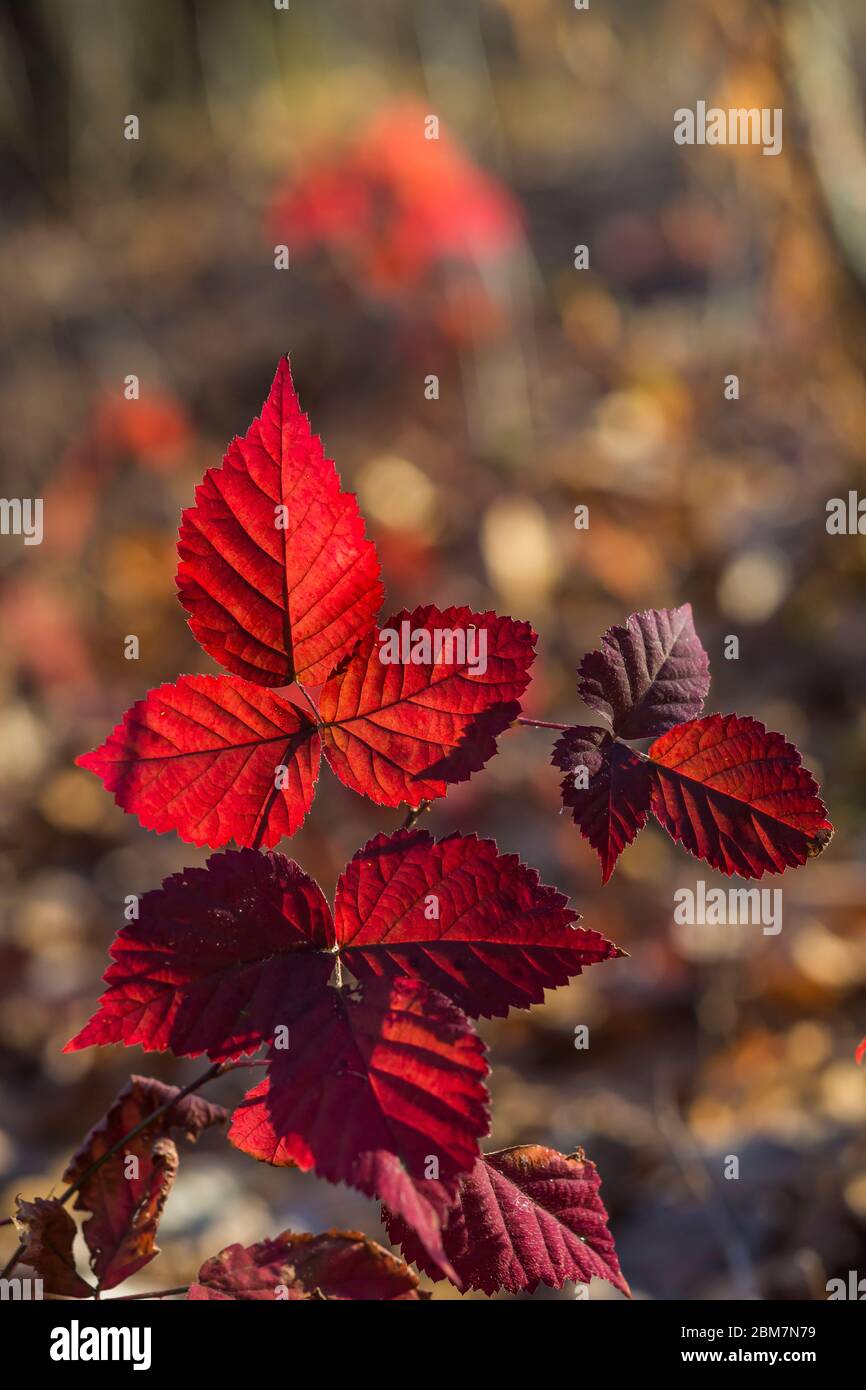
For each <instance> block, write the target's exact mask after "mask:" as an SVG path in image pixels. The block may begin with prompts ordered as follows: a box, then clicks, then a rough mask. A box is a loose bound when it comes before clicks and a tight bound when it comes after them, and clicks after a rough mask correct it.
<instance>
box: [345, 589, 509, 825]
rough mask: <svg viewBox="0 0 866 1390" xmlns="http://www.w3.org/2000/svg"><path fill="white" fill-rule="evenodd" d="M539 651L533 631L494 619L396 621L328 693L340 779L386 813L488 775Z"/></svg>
mask: <svg viewBox="0 0 866 1390" xmlns="http://www.w3.org/2000/svg"><path fill="white" fill-rule="evenodd" d="M534 642H535V633H534V632H533V631H532V629H531V628H530V626H529V624H528V623H517V622H514V621H513V620H512V619H511V618H500V617H497V615H496V614H495V613H483V614H480V613H473V612H472V611H471V610H470V609H468V608H447V609H445V610H443V611H440V610H439V609H438V608H434V607H432V606H430V607H427V608H417V609H416V610H415V611H414V613H407V612H401V613H397V614H396V615H395V616H394V617H393V618H391V619H389V621H388V622H387V623H386V624H385V626H384V628H382V629H381V630H379V631H378V632H372V633H370V635H369V636H368V637H366V638H365V639H364V641H362V642H361V643H360V645H359V646H358V649H357V651H356V652H355V653H354V655H353V656H352V658H351V660H349V661H348V662H347V663H346V664H345V665H344V666H343V667H342V668H341V670H339V671H338V672H336V674H335V675H334V676H332V677H331V679H330V680H329V681H328V682H327V684H326V685H325V686H324V688H323V690H322V694H321V697H320V702H319V712H320V715H321V717H322V720H323V722H324V726H325V727H324V728H323V730H322V737H323V743H324V748H325V756H326V758H327V759H328V762H329V763H330V765H331V767H332V768H333V770H334V772H336V774H337V776H338V777H339V778H340V780H341V781H343V782H345V784H346V786H348V787H353V788H354V789H355V791H358V792H360V793H361V794H362V795H363V796H369V797H370V799H371V800H373V801H375V802H378V804H379V805H381V806H399V805H400V803H401V802H404V801H407V802H409V803H410V805H413V806H417V805H418V804H419V803H420V802H421V801H423V800H432V799H434V798H436V797H440V796H444V795H445V793H446V791H447V790H448V784H449V783H451V782H464V781H465V780H466V779H467V778H468V777H469V776H470V774H471V773H473V772H477V771H478V770H479V769H480V768H482V767H483V766H484V764H485V762H487V760H488V758H490V757H492V755H493V754H494V753H495V752H496V738H497V735H498V734H500V733H501V732H502V730H503V729H505V728H507V727H508V725H509V724H510V723H511V722H512V720H514V719H515V718H516V717H517V715H518V714H519V712H520V705H519V704H518V698H519V696H520V695H522V694H523V691H524V690H525V689H526V687H527V685H528V684H529V667H530V666H531V664H532V661H533V659H534V656H535V653H534V650H533V645H534ZM394 655H396V656H397V657H398V659H397V660H393V659H390V658H391V657H392V656H394ZM406 656H408V657H409V659H408V660H406V659H405V658H406Z"/></svg>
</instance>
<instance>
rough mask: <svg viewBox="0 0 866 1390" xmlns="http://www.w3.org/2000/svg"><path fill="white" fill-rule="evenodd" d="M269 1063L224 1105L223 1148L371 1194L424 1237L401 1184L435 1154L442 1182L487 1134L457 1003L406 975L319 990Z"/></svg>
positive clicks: (431, 1230) (472, 1041)
mask: <svg viewBox="0 0 866 1390" xmlns="http://www.w3.org/2000/svg"><path fill="white" fill-rule="evenodd" d="M270 1058H271V1060H270V1067H269V1074H268V1077H267V1078H266V1079H265V1080H264V1081H263V1082H261V1083H260V1084H259V1085H258V1086H256V1087H254V1089H253V1090H251V1091H250V1092H249V1093H248V1095H247V1096H246V1098H245V1100H244V1101H243V1102H242V1104H241V1105H240V1106H239V1107H238V1109H237V1110H236V1111H235V1114H234V1118H233V1120H232V1126H231V1129H230V1131H229V1138H230V1139H231V1141H232V1143H234V1144H235V1145H236V1146H237V1148H239V1149H242V1150H243V1151H244V1152H245V1153H249V1154H252V1155H253V1157H254V1158H258V1159H261V1160H262V1161H263V1162H265V1163H276V1164H296V1165H297V1166H298V1167H300V1168H302V1169H305V1170H306V1169H310V1168H315V1170H316V1172H317V1173H319V1174H320V1175H321V1176H322V1177H324V1178H327V1179H328V1180H329V1181H330V1182H346V1183H349V1184H350V1185H351V1186H353V1187H357V1188H358V1189H359V1190H360V1191H361V1192H365V1193H367V1195H368V1196H378V1197H380V1198H381V1199H382V1201H384V1202H386V1203H387V1205H388V1206H389V1207H391V1208H392V1210H394V1211H396V1212H398V1213H399V1214H401V1215H402V1216H403V1217H404V1219H406V1220H407V1221H409V1222H410V1223H413V1224H414V1223H415V1222H416V1221H418V1222H419V1223H422V1228H423V1229H424V1230H425V1231H426V1232H427V1234H428V1237H429V1239H430V1240H431V1241H433V1240H435V1233H436V1224H437V1223H436V1219H435V1213H434V1212H433V1210H432V1208H428V1209H427V1210H424V1208H425V1207H426V1202H425V1198H424V1197H423V1194H420V1195H419V1193H418V1192H417V1191H416V1189H415V1185H414V1183H413V1179H422V1180H423V1179H424V1178H425V1174H426V1170H427V1168H428V1165H429V1162H430V1160H431V1159H435V1160H436V1161H437V1163H438V1177H439V1178H441V1179H442V1181H443V1182H444V1183H445V1184H446V1185H447V1184H449V1183H450V1182H451V1181H452V1180H453V1179H454V1178H456V1177H457V1175H458V1174H460V1173H461V1172H465V1171H466V1170H467V1169H468V1168H470V1167H471V1165H472V1163H473V1161H474V1159H475V1157H476V1155H477V1153H478V1139H479V1137H480V1136H481V1135H484V1134H486V1133H487V1111H486V1104H485V1103H486V1100H487V1092H486V1089H485V1087H484V1084H483V1078H484V1076H485V1075H486V1073H487V1063H486V1061H485V1059H484V1046H483V1044H482V1043H481V1041H480V1039H479V1038H478V1037H476V1035H475V1033H474V1032H473V1031H472V1028H471V1026H470V1024H469V1022H468V1020H467V1019H466V1018H465V1016H464V1015H463V1014H462V1013H461V1012H460V1010H459V1009H457V1008H456V1007H455V1006H454V1005H453V1004H452V1003H451V1002H450V1000H448V999H445V998H444V997H443V996H442V995H440V994H437V993H436V992H435V991H433V990H431V989H428V988H427V986H426V985H424V984H423V983H422V982H421V981H418V980H408V979H398V980H393V981H385V980H371V981H368V982H367V983H366V984H365V985H364V987H363V989H362V990H361V991H358V992H356V993H352V994H350V993H348V992H347V991H344V990H334V989H327V990H326V991H325V992H324V997H323V998H322V999H321V1001H320V1002H319V1003H318V1004H317V1005H316V1006H314V1007H312V1008H311V1009H310V1010H309V1012H308V1013H307V1014H306V1015H305V1016H304V1018H303V1019H301V1020H299V1021H298V1024H297V1025H296V1027H295V1028H294V1029H293V1031H292V1035H291V1044H290V1047H289V1049H288V1050H286V1051H278V1050H276V1049H271V1054H270ZM423 1186H424V1183H423V1181H422V1183H421V1187H422V1189H423Z"/></svg>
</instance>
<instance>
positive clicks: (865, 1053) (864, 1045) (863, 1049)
mask: <svg viewBox="0 0 866 1390" xmlns="http://www.w3.org/2000/svg"><path fill="white" fill-rule="evenodd" d="M854 1055H855V1057H856V1059H857V1061H858V1062H862V1061H863V1058H864V1057H866V1038H864V1039H863V1041H862V1042H861V1044H860V1046H859V1047H858V1048H857V1051H856V1053H855V1054H854Z"/></svg>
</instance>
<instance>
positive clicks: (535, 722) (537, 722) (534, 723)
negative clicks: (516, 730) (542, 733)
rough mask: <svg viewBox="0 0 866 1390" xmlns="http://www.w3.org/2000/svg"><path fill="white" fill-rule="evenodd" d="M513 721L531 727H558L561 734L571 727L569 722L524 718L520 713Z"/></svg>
mask: <svg viewBox="0 0 866 1390" xmlns="http://www.w3.org/2000/svg"><path fill="white" fill-rule="evenodd" d="M514 722H515V724H526V725H528V726H529V728H531V729H558V730H559V732H560V733H563V734H564V733H567V732H568V730H569V729H570V728H571V725H570V724H550V723H548V721H547V720H546V719H524V717H523V715H522V714H519V715H518V716H517V718H516V719H515V721H514Z"/></svg>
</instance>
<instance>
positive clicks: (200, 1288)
mask: <svg viewBox="0 0 866 1390" xmlns="http://www.w3.org/2000/svg"><path fill="white" fill-rule="evenodd" d="M187 1298H188V1299H231V1300H237V1299H240V1300H247V1301H252V1300H256V1301H259V1302H265V1301H269V1302H272V1301H273V1300H274V1299H277V1300H286V1301H297V1300H310V1299H313V1300H318V1299H323V1298H324V1299H365V1300H373V1299H375V1300H379V1299H392V1300H398V1299H399V1300H403V1301H414V1302H417V1301H418V1300H419V1299H423V1298H429V1294H424V1293H421V1292H420V1291H419V1289H418V1276H417V1274H415V1273H414V1271H413V1270H411V1269H410V1268H409V1266H408V1265H407V1264H406V1263H405V1261H403V1260H401V1259H400V1258H399V1257H398V1256H397V1255H394V1254H392V1253H391V1251H390V1250H386V1249H385V1248H384V1246H382V1245H377V1243H376V1241H374V1240H368V1239H367V1237H366V1236H363V1235H361V1234H360V1233H359V1232H358V1231H328V1232H326V1233H325V1234H324V1235H320V1236H312V1235H295V1234H294V1232H292V1231H283V1233H282V1235H279V1236H276V1237H275V1238H274V1239H273V1240H263V1241H260V1242H259V1244H257V1245H248V1246H247V1247H246V1248H244V1246H242V1245H229V1246H227V1247H226V1249H225V1250H221V1251H220V1253H219V1254H218V1255H215V1256H214V1257H213V1258H212V1259H210V1260H205V1262H204V1264H203V1265H202V1267H201V1269H200V1270H199V1275H198V1282H197V1283H195V1284H193V1285H192V1286H191V1288H190V1290H189V1293H188V1294H187Z"/></svg>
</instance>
